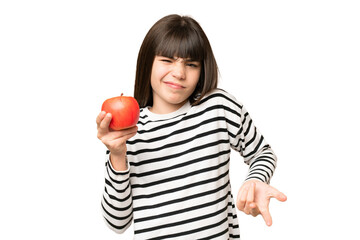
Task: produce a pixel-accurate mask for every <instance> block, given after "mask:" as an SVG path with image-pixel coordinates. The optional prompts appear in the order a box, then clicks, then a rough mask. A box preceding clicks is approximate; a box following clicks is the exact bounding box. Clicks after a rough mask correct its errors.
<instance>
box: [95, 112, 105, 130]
mask: <svg viewBox="0 0 360 240" xmlns="http://www.w3.org/2000/svg"><path fill="white" fill-rule="evenodd" d="M105 115H106V112H104V111H101V112H100V113H99V115H97V117H96V125H97V128H99V126H100V123H101V121H102V120H103V119H104V117H105Z"/></svg>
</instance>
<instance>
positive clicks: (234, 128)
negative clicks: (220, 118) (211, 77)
mask: <svg viewBox="0 0 360 240" xmlns="http://www.w3.org/2000/svg"><path fill="white" fill-rule="evenodd" d="M228 99H229V101H230V102H231V103H232V106H230V108H229V111H228V116H229V117H228V118H230V119H228V121H229V120H230V121H229V123H230V124H229V136H230V144H231V146H232V148H233V149H235V150H237V151H239V152H240V154H241V155H242V156H243V157H244V161H245V163H247V164H248V165H249V171H248V175H247V177H246V181H245V183H244V184H243V186H242V187H241V188H240V190H239V193H238V197H237V202H236V205H237V207H238V209H239V210H241V211H243V212H244V213H246V214H251V215H252V216H257V215H258V214H261V215H262V216H263V218H264V221H265V223H266V224H267V225H268V226H271V224H272V218H271V215H270V212H269V203H270V199H271V198H276V199H277V200H279V201H286V199H287V198H286V196H285V194H283V193H281V192H280V191H278V190H277V189H275V188H273V187H272V186H270V185H268V184H269V183H270V179H271V177H272V176H273V174H274V171H275V168H276V162H277V158H276V155H275V154H274V152H273V150H272V149H271V147H270V145H269V144H268V143H267V142H266V141H265V139H264V137H263V135H262V134H261V133H260V131H259V130H258V129H257V128H256V127H255V125H254V123H253V121H252V119H251V117H250V115H249V113H248V112H247V111H246V109H245V107H244V106H243V105H241V104H240V103H238V102H237V101H236V100H235V98H233V97H232V96H231V95H230V96H229V98H228Z"/></svg>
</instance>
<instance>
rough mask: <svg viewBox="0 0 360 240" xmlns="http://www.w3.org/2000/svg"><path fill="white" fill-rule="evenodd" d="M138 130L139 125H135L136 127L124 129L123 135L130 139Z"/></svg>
mask: <svg viewBox="0 0 360 240" xmlns="http://www.w3.org/2000/svg"><path fill="white" fill-rule="evenodd" d="M137 130H138V127H137V126H134V127H131V128H128V129H124V130H123V136H124V137H125V138H126V139H129V138H131V137H133V136H135V135H136V133H137Z"/></svg>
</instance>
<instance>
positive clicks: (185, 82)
mask: <svg viewBox="0 0 360 240" xmlns="http://www.w3.org/2000/svg"><path fill="white" fill-rule="evenodd" d="M200 72H201V63H200V62H198V61H193V60H191V59H184V58H177V57H173V58H169V57H163V56H155V59H154V62H153V66H152V71H151V87H152V91H153V106H152V108H151V109H150V110H151V111H152V112H154V113H158V114H166V113H170V112H173V111H176V110H177V109H179V108H180V107H182V106H183V105H184V104H185V103H186V102H187V100H188V98H189V97H190V96H191V94H192V93H193V92H194V90H195V88H196V85H197V83H198V81H199V78H200Z"/></svg>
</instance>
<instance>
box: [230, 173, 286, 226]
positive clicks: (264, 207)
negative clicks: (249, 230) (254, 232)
mask: <svg viewBox="0 0 360 240" xmlns="http://www.w3.org/2000/svg"><path fill="white" fill-rule="evenodd" d="M270 198H276V199H277V200H279V201H281V202H285V201H286V199H287V197H286V196H285V194H283V193H282V192H280V191H278V190H277V189H275V188H273V187H271V186H270V185H268V184H266V183H263V182H260V181H257V180H249V181H247V182H245V183H244V184H243V185H242V186H241V188H240V190H239V193H238V196H237V201H236V206H237V208H238V209H239V210H240V211H243V212H244V213H245V214H248V215H249V214H251V215H252V216H254V217H256V216H257V215H259V214H261V215H262V217H263V218H264V221H265V223H266V225H268V226H271V224H272V218H271V215H270V211H269V203H270Z"/></svg>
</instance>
